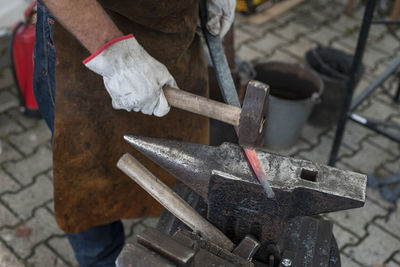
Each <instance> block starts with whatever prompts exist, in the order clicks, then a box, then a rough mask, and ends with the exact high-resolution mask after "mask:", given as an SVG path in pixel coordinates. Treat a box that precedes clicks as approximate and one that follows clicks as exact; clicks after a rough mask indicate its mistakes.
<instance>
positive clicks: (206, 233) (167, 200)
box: [117, 153, 234, 251]
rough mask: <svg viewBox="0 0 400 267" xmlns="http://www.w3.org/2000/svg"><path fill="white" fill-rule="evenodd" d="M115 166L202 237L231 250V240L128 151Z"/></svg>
mask: <svg viewBox="0 0 400 267" xmlns="http://www.w3.org/2000/svg"><path fill="white" fill-rule="evenodd" d="M117 166H118V168H120V169H121V170H122V171H123V172H124V173H125V174H126V175H128V176H129V177H130V178H131V179H132V180H134V181H135V182H136V183H137V184H138V185H140V186H141V187H142V188H143V189H144V190H146V191H147V192H148V193H149V194H150V195H151V196H152V197H153V198H155V199H156V200H157V201H158V202H159V203H160V204H161V205H163V206H164V208H166V209H167V210H169V211H170V212H171V213H172V214H174V215H175V216H176V217H177V218H179V219H180V220H181V221H183V222H184V223H185V224H186V225H187V226H188V227H190V228H191V229H192V230H193V231H194V232H196V233H199V234H200V235H201V236H202V237H204V238H206V239H208V240H210V241H211V242H213V243H215V244H216V245H218V246H220V247H221V248H224V249H226V250H228V251H232V249H233V247H234V245H233V243H232V241H230V240H229V239H228V238H227V237H226V236H225V235H224V234H223V233H222V232H221V231H220V230H218V229H217V228H216V227H215V226H213V225H212V224H211V223H209V222H208V221H207V220H206V219H204V218H203V217H202V216H201V215H200V214H198V213H197V212H196V211H195V210H194V209H193V208H192V207H190V206H189V205H188V204H187V203H186V202H185V201H184V200H182V199H181V198H180V197H179V196H178V195H177V194H176V193H174V192H173V191H172V190H171V188H169V187H168V186H167V185H166V184H164V183H163V182H162V181H161V180H159V179H158V178H157V177H155V176H154V175H153V174H152V173H151V172H150V171H149V170H148V169H146V167H144V166H143V165H142V164H141V163H140V162H139V161H137V160H136V159H135V158H134V157H132V156H131V155H130V154H129V153H126V154H124V155H123V156H122V157H121V158H120V160H119V161H118V163H117Z"/></svg>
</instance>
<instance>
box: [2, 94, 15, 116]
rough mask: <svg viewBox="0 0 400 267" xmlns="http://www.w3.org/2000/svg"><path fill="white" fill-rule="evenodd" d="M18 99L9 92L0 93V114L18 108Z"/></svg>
mask: <svg viewBox="0 0 400 267" xmlns="http://www.w3.org/2000/svg"><path fill="white" fill-rule="evenodd" d="M18 105H19V102H18V99H17V98H16V97H15V96H14V95H12V94H11V93H10V92H8V91H2V92H0V112H4V111H6V110H8V109H10V108H14V107H18Z"/></svg>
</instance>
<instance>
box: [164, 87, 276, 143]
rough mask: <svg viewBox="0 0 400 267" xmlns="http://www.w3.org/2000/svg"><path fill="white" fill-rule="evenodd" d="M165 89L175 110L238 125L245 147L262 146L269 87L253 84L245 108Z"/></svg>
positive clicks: (244, 104) (168, 88) (248, 89)
mask: <svg viewBox="0 0 400 267" xmlns="http://www.w3.org/2000/svg"><path fill="white" fill-rule="evenodd" d="M163 90H164V94H165V97H166V98H167V100H168V103H169V104H170V105H171V106H173V107H176V108H179V109H182V110H186V111H189V112H192V113H196V114H199V115H202V116H206V117H209V118H212V119H216V120H219V121H222V122H225V123H228V124H231V125H233V126H237V127H238V128H239V144H240V145H241V146H244V147H259V146H261V145H262V143H263V140H264V132H265V124H266V120H267V113H268V96H269V87H268V85H266V84H264V83H261V82H258V81H250V82H249V83H248V84H247V90H246V95H245V98H244V100H243V106H242V108H239V107H236V106H232V105H227V104H224V103H221V102H218V101H214V100H211V99H208V98H206V97H202V96H198V95H195V94H191V93H188V92H185V91H183V90H179V89H175V88H171V87H165V88H164V89H163Z"/></svg>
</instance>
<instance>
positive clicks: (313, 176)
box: [300, 169, 318, 182]
mask: <svg viewBox="0 0 400 267" xmlns="http://www.w3.org/2000/svg"><path fill="white" fill-rule="evenodd" d="M317 175H318V172H316V171H312V170H307V169H301V173H300V178H301V179H303V180H307V181H310V182H316V181H317Z"/></svg>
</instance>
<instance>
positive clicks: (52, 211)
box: [46, 201, 54, 214]
mask: <svg viewBox="0 0 400 267" xmlns="http://www.w3.org/2000/svg"><path fill="white" fill-rule="evenodd" d="M46 207H47V208H48V209H49V210H50V211H51V213H53V214H54V201H51V202H50V203H49V204H47V205H46Z"/></svg>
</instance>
